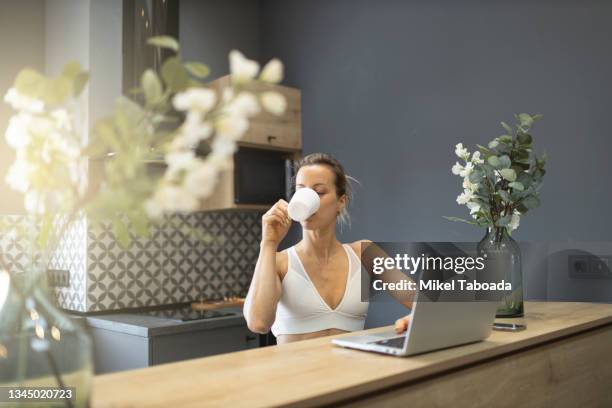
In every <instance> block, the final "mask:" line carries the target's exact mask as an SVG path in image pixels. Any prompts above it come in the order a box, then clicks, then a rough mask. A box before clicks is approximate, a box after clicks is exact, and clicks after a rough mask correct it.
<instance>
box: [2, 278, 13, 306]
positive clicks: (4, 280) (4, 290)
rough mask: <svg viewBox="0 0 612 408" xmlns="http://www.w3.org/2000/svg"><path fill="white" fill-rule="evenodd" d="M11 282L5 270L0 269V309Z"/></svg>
mask: <svg viewBox="0 0 612 408" xmlns="http://www.w3.org/2000/svg"><path fill="white" fill-rule="evenodd" d="M10 284H11V276H10V275H9V274H8V272H7V271H5V270H3V269H0V309H2V308H3V307H4V303H5V302H6V298H7V297H8V291H9V287H10Z"/></svg>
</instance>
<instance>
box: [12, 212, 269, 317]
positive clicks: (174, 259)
mask: <svg viewBox="0 0 612 408" xmlns="http://www.w3.org/2000/svg"><path fill="white" fill-rule="evenodd" d="M22 221H23V220H22ZM61 221H62V220H61V219H59V220H58V222H57V223H58V226H59V225H60V224H61ZM12 222H19V220H18V219H15V220H13V221H12ZM150 232H151V233H150V237H149V238H147V239H143V238H138V237H132V238H133V239H132V243H131V245H130V246H129V247H128V248H122V247H121V246H120V245H119V243H118V242H117V240H116V238H115V236H114V234H113V232H112V227H111V225H110V224H108V223H102V224H98V225H96V226H95V227H93V226H90V225H88V223H87V220H86V219H85V217H81V218H80V219H79V220H78V222H76V223H75V225H74V226H73V227H72V228H70V229H69V231H67V233H66V234H65V235H64V240H63V242H62V243H61V244H60V246H59V248H58V251H57V253H56V254H54V256H53V258H52V260H51V264H50V267H51V268H54V269H69V270H70V281H71V286H70V288H56V294H57V298H58V303H59V305H60V306H61V307H63V308H65V309H70V310H75V311H81V312H94V311H107V310H116V309H126V308H135V307H144V306H153V305H164V304H171V303H182V302H189V301H193V300H198V299H218V298H222V297H223V296H226V295H237V296H245V295H246V292H247V290H248V285H249V283H250V281H251V277H252V273H253V270H254V268H255V263H256V262H257V256H258V254H259V241H260V239H261V213H258V212H251V211H248V212H247V211H245V212H237V211H217V212H200V213H190V214H178V215H173V216H171V217H168V218H166V219H165V220H164V221H163V222H161V223H159V224H156V225H153V226H151V228H150ZM4 246H6V244H5V245H3V247H4ZM6 248H8V249H9V251H8V254H4V255H3V256H4V258H5V261H6V262H7V263H8V264H9V265H8V267H9V268H11V267H13V268H15V266H16V265H22V266H21V268H23V264H24V260H25V259H26V258H27V253H28V251H27V249H26V248H24V247H23V246H22V245H20V244H19V243H17V242H13V243H12V244H11V245H10V246H6ZM19 267H20V266H17V268H19ZM15 270H17V269H15Z"/></svg>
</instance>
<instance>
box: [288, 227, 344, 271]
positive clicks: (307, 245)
mask: <svg viewBox="0 0 612 408" xmlns="http://www.w3.org/2000/svg"><path fill="white" fill-rule="evenodd" d="M332 227H333V228H326V229H322V230H303V233H302V241H301V242H300V243H299V244H298V245H299V246H300V247H301V249H303V250H304V251H305V252H308V253H312V254H314V255H315V256H316V257H317V259H319V260H320V261H321V262H326V261H327V260H329V258H330V257H331V255H332V254H333V253H334V252H335V251H336V250H337V249H338V247H339V246H340V245H341V244H340V241H338V239H337V238H336V229H335V225H332Z"/></svg>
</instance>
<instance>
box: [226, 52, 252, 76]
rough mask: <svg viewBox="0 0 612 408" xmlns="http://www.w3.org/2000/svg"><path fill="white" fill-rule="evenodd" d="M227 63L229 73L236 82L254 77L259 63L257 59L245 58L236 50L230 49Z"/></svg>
mask: <svg viewBox="0 0 612 408" xmlns="http://www.w3.org/2000/svg"><path fill="white" fill-rule="evenodd" d="M229 65H230V75H231V76H232V79H233V80H234V81H235V82H236V83H237V84H240V83H242V82H246V81H250V80H251V79H254V78H255V77H256V76H257V73H258V72H259V64H258V63H257V61H253V60H250V59H247V58H246V57H245V56H244V55H243V54H242V53H241V52H240V51H238V50H232V51H230V54H229Z"/></svg>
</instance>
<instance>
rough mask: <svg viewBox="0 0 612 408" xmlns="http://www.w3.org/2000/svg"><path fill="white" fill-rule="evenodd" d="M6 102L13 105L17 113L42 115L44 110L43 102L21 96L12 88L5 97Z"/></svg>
mask: <svg viewBox="0 0 612 408" xmlns="http://www.w3.org/2000/svg"><path fill="white" fill-rule="evenodd" d="M4 101H5V102H6V103H8V104H9V105H11V106H12V107H13V109H15V110H17V111H25V112H29V113H41V112H42V111H43V109H44V103H43V101H40V100H38V99H34V98H30V97H29V96H27V95H23V94H21V93H20V92H19V91H17V89H15V88H10V89H9V90H8V91H7V92H6V94H5V95H4Z"/></svg>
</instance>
